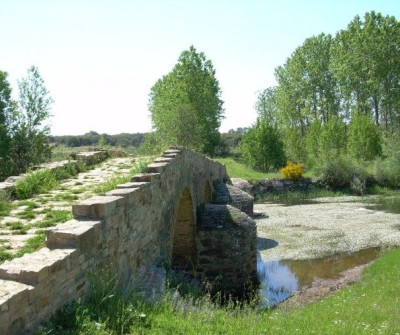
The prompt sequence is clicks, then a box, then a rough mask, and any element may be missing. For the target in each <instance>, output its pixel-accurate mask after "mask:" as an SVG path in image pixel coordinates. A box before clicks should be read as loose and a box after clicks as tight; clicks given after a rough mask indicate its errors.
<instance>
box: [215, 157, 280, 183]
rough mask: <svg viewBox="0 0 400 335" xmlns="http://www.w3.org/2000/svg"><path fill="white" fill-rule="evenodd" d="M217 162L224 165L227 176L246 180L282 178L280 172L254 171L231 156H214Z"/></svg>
mask: <svg viewBox="0 0 400 335" xmlns="http://www.w3.org/2000/svg"><path fill="white" fill-rule="evenodd" d="M214 160H216V161H217V162H220V163H222V164H225V165H226V170H227V172H228V176H229V177H231V178H242V179H246V180H255V179H262V178H282V175H281V173H280V172H275V173H264V172H259V171H255V170H253V169H251V168H249V167H248V166H246V165H245V164H243V163H240V162H238V161H236V160H234V159H233V158H214Z"/></svg>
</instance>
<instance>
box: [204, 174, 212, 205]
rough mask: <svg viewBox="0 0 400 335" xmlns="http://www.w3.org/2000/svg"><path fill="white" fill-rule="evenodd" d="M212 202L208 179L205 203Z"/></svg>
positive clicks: (205, 189)
mask: <svg viewBox="0 0 400 335" xmlns="http://www.w3.org/2000/svg"><path fill="white" fill-rule="evenodd" d="M211 202H212V195H211V187H210V182H209V181H208V180H207V181H206V186H205V188H204V203H206V204H208V203H211Z"/></svg>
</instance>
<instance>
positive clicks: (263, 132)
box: [239, 119, 286, 172]
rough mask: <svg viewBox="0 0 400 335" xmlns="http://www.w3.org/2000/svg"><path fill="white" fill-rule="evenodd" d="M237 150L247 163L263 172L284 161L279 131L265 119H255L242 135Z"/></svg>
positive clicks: (279, 165)
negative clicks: (253, 123) (252, 124)
mask: <svg viewBox="0 0 400 335" xmlns="http://www.w3.org/2000/svg"><path fill="white" fill-rule="evenodd" d="M239 151H240V153H241V154H242V157H243V159H244V160H245V161H246V163H247V164H248V165H250V166H251V167H252V168H254V169H257V170H260V171H264V172H268V171H269V170H270V169H271V168H275V169H277V168H279V167H281V166H283V165H284V164H285V162H286V158H285V153H284V149H283V142H282V140H281V139H280V134H279V131H278V129H277V127H276V126H272V125H270V124H269V123H268V120H267V119H257V122H256V124H255V125H254V126H253V127H251V128H250V129H249V130H248V131H247V132H246V133H245V134H244V135H243V139H242V141H241V142H240V145H239Z"/></svg>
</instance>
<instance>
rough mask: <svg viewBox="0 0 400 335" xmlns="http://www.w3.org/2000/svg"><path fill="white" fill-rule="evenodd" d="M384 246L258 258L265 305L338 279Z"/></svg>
mask: <svg viewBox="0 0 400 335" xmlns="http://www.w3.org/2000/svg"><path fill="white" fill-rule="evenodd" d="M380 253H381V251H380V248H369V249H364V250H360V251H357V252H353V253H340V254H336V255H333V256H329V257H324V258H319V259H313V260H284V261H276V260H275V261H263V260H261V259H259V260H258V263H257V271H258V275H259V279H260V282H261V288H260V297H261V305H260V306H261V308H266V307H267V306H270V307H273V306H275V305H277V304H279V303H281V302H282V301H284V300H286V299H287V298H289V297H290V296H291V295H292V294H293V293H294V292H295V291H297V290H299V289H301V288H302V287H305V286H309V285H311V283H312V282H313V281H314V280H315V278H320V279H337V278H339V277H340V273H341V272H343V271H345V270H348V269H351V268H354V267H356V266H359V265H363V264H367V263H369V262H371V261H373V260H374V259H376V258H377V257H378V256H379V255H380Z"/></svg>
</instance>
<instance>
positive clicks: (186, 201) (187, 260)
mask: <svg viewBox="0 0 400 335" xmlns="http://www.w3.org/2000/svg"><path fill="white" fill-rule="evenodd" d="M195 237H196V222H195V219H194V213H193V202H192V196H191V194H190V191H189V189H188V188H185V189H184V190H183V192H182V195H181V199H180V201H179V207H178V214H177V216H176V220H175V224H174V236H173V242H172V255H171V265H172V267H174V268H179V269H191V268H193V267H194V265H195V262H196V256H197V250H196V240H195Z"/></svg>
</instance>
